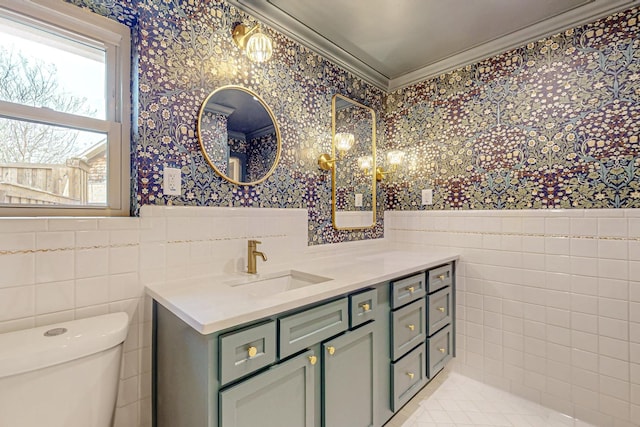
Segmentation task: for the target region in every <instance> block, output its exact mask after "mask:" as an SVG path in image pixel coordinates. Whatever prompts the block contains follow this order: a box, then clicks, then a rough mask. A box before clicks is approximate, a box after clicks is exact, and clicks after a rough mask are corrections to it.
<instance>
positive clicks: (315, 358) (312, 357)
mask: <svg viewBox="0 0 640 427" xmlns="http://www.w3.org/2000/svg"><path fill="white" fill-rule="evenodd" d="M317 361H318V358H317V357H316V356H309V362H310V363H311V364H312V365H315V364H316V362H317Z"/></svg>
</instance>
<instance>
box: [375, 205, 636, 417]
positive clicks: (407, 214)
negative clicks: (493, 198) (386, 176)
mask: <svg viewBox="0 0 640 427" xmlns="http://www.w3.org/2000/svg"><path fill="white" fill-rule="evenodd" d="M385 238H386V239H387V240H391V241H392V242H394V243H399V244H402V245H426V246H429V247H432V248H438V247H444V248H453V249H455V250H456V251H458V252H459V253H460V254H461V259H460V263H459V264H458V294H457V307H458V312H457V316H458V317H457V319H458V331H457V348H458V354H457V361H456V369H457V370H458V371H459V372H461V373H463V374H465V375H467V376H469V377H472V378H475V379H478V380H480V381H483V382H485V383H488V384H490V385H493V386H496V387H498V388H501V389H504V390H508V391H510V392H513V393H514V394H516V395H519V396H522V397H525V398H527V399H529V400H532V401H534V402H538V403H541V404H543V405H545V406H547V407H550V408H553V409H556V410H558V411H560V412H562V413H565V414H568V415H570V416H572V417H576V418H577V419H580V420H583V421H586V422H589V423H592V424H595V425H598V426H603V427H608V426H615V427H630V426H636V427H637V426H639V425H640V424H639V423H640V210H632V209H627V210H625V209H616V210H608V209H602V210H595V209H594V210H540V211H538V210H524V211H390V212H389V211H388V212H385Z"/></svg>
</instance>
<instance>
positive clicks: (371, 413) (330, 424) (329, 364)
mask: <svg viewBox="0 0 640 427" xmlns="http://www.w3.org/2000/svg"><path fill="white" fill-rule="evenodd" d="M374 323H375V322H371V323H368V324H366V325H364V326H362V327H360V328H358V329H356V330H354V331H350V332H347V333H346V334H344V335H341V336H339V337H337V338H335V339H332V340H329V341H327V342H325V343H324V344H323V355H322V356H323V358H322V360H323V372H324V375H323V379H324V387H323V391H324V398H323V415H324V416H323V420H324V422H323V425H324V426H325V427H339V426H348V427H370V426H374V425H377V423H376V422H375V418H376V412H375V402H376V401H377V400H376V396H377V395H376V390H375V389H376V387H375V384H376V372H377V371H376V365H375V347H374V333H373V330H374V328H373V327H374Z"/></svg>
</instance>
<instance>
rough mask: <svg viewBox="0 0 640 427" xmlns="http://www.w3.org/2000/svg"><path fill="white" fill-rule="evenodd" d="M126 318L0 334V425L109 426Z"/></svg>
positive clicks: (110, 317)
mask: <svg viewBox="0 0 640 427" xmlns="http://www.w3.org/2000/svg"><path fill="white" fill-rule="evenodd" d="M128 321H129V319H128V316H127V314H126V313H112V314H107V315H103V316H96V317H91V318H86V319H80V320H74V321H70V322H64V323H58V324H55V325H49V326H41V327H37V328H33V329H27V330H23V331H16V332H9V333H6V334H1V335H0V427H42V426H47V427H110V426H111V424H112V420H113V413H114V409H115V403H116V397H117V392H118V381H119V378H120V360H121V356H122V343H123V342H124V340H125V338H126V336H127V327H128Z"/></svg>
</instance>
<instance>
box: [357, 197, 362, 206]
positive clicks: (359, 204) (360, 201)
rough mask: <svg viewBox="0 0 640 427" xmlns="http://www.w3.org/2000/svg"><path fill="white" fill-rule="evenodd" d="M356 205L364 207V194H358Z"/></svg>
mask: <svg viewBox="0 0 640 427" xmlns="http://www.w3.org/2000/svg"><path fill="white" fill-rule="evenodd" d="M356 207H357V208H360V207H362V194H356Z"/></svg>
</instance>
